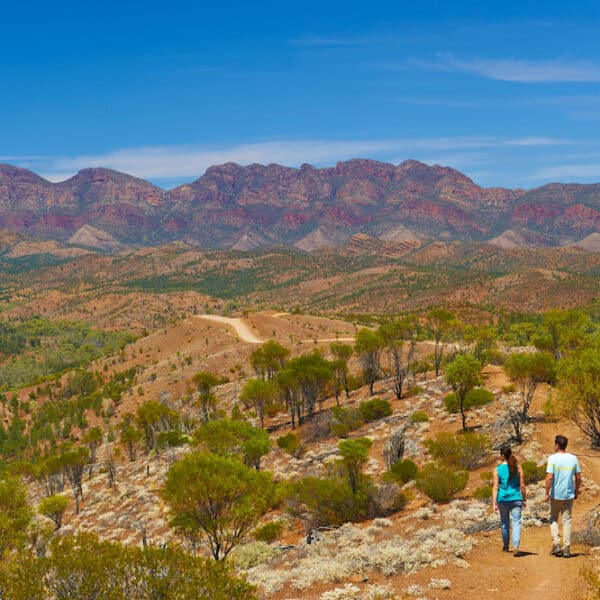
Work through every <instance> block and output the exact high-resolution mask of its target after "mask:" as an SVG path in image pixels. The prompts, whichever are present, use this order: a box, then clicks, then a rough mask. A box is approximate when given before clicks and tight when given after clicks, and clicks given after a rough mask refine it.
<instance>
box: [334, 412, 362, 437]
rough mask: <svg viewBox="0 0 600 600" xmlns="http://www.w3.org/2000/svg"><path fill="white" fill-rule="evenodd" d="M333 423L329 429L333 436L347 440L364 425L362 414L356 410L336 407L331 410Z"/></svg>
mask: <svg viewBox="0 0 600 600" xmlns="http://www.w3.org/2000/svg"><path fill="white" fill-rule="evenodd" d="M331 415H332V419H331V423H330V425H329V429H330V431H331V434H332V435H335V436H336V437H341V438H345V437H347V435H348V434H349V433H350V432H351V431H354V430H355V429H358V428H359V427H360V426H361V425H362V424H363V422H364V421H363V419H362V417H361V415H360V412H359V411H358V410H357V409H356V408H351V407H348V406H335V407H334V408H333V409H332V410H331Z"/></svg>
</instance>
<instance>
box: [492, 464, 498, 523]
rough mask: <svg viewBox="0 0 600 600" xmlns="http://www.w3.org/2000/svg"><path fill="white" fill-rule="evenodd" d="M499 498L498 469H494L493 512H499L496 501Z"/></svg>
mask: <svg viewBox="0 0 600 600" xmlns="http://www.w3.org/2000/svg"><path fill="white" fill-rule="evenodd" d="M497 498H498V469H494V478H493V483H492V510H493V511H494V512H498V504H497V503H496V499H497Z"/></svg>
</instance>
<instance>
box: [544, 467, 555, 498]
mask: <svg viewBox="0 0 600 600" xmlns="http://www.w3.org/2000/svg"><path fill="white" fill-rule="evenodd" d="M553 479H554V475H553V474H552V473H546V497H545V498H544V500H545V501H546V502H548V500H550V490H551V489H552V480H553Z"/></svg>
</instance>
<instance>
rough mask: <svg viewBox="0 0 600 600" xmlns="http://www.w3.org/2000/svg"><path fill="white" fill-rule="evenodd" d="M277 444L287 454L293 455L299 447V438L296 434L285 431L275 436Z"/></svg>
mask: <svg viewBox="0 0 600 600" xmlns="http://www.w3.org/2000/svg"><path fill="white" fill-rule="evenodd" d="M277 446H278V447H279V448H281V449H282V450H285V451H286V452H287V453H288V454H291V455H294V454H296V452H297V451H298V449H299V448H300V440H299V438H298V436H297V435H294V434H293V433H286V434H285V435H282V436H279V437H278V438H277Z"/></svg>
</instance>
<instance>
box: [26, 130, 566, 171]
mask: <svg viewBox="0 0 600 600" xmlns="http://www.w3.org/2000/svg"><path fill="white" fill-rule="evenodd" d="M570 143H571V142H570V141H569V140H563V139H557V138H551V137H522V138H497V137H458V138H450V137H446V138H403V139H373V140H289V141H268V142H257V143H251V144H241V145H236V146H231V147H228V148H223V147H215V148H211V147H206V146H155V147H140V148H126V149H121V150H116V151H113V152H108V153H104V154H89V155H82V156H74V157H61V158H56V157H48V158H46V159H37V160H27V161H17V164H20V165H21V166H24V167H27V168H30V169H33V170H35V171H37V172H40V173H41V174H42V175H43V176H44V177H46V178H47V179H50V180H51V181H60V180H63V179H66V178H68V177H69V176H72V175H74V174H75V173H76V172H77V171H79V170H81V169H83V168H87V167H107V168H111V169H116V170H118V171H123V172H125V173H129V174H131V175H134V176H136V177H142V178H144V179H153V180H161V179H165V180H166V179H184V178H194V177H198V176H200V175H201V174H202V173H204V171H205V170H206V169H207V168H208V167H210V166H212V165H216V164H222V163H226V162H236V163H239V164H243V165H247V164H251V163H261V164H268V163H272V162H275V163H279V164H282V165H287V166H292V167H296V166H299V165H300V164H302V163H305V162H309V163H312V164H314V165H317V166H323V165H328V164H333V163H335V162H336V161H338V160H347V159H349V158H356V157H369V158H376V159H379V160H388V161H389V160H391V159H395V158H396V157H398V156H402V157H403V158H402V160H404V159H405V158H420V157H421V158H423V157H426V156H431V155H433V154H442V153H443V154H446V153H452V152H455V151H469V150H476V149H493V148H519V147H538V146H558V145H565V144H570ZM395 162H400V161H399V160H398V161H395Z"/></svg>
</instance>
